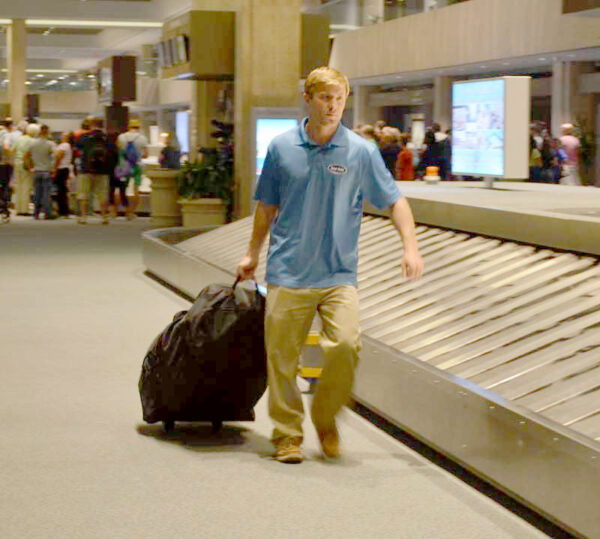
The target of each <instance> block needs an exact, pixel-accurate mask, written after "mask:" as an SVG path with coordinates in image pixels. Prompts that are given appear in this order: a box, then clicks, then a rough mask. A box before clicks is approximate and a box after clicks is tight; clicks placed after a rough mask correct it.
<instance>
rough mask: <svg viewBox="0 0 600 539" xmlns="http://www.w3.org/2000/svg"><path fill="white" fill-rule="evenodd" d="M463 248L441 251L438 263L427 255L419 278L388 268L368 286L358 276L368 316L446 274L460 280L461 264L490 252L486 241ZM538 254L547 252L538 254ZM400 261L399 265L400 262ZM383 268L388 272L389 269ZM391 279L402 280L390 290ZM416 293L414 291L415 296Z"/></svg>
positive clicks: (473, 242) (362, 308)
mask: <svg viewBox="0 0 600 539" xmlns="http://www.w3.org/2000/svg"><path fill="white" fill-rule="evenodd" d="M460 247H461V249H460V250H457V249H456V248H455V246H451V247H450V249H449V250H450V251H451V252H450V253H441V254H440V256H439V261H436V262H432V261H431V259H430V257H428V256H427V255H426V254H425V255H424V258H425V263H426V264H427V268H428V269H427V273H426V274H425V275H424V276H423V278H422V279H420V280H419V281H405V280H404V279H402V277H401V275H400V274H398V273H397V272H396V273H393V274H391V275H390V274H389V269H388V270H387V272H388V273H387V275H379V276H378V278H379V279H381V281H383V282H381V281H380V282H379V283H377V281H376V280H374V283H373V285H371V286H368V284H367V285H365V284H363V283H365V281H366V277H364V276H363V275H362V274H360V275H359V278H358V284H359V295H360V298H361V311H362V313H364V314H365V315H366V314H368V313H369V309H371V308H372V307H374V306H376V307H377V310H380V308H381V307H380V304H381V303H384V302H387V301H389V300H390V299H392V298H393V297H397V298H398V297H400V296H401V295H402V297H403V296H404V294H408V293H410V292H411V291H415V294H416V295H418V294H419V293H420V292H421V291H426V290H427V287H428V286H430V285H431V283H432V282H436V281H439V280H441V279H443V278H445V277H448V278H450V279H453V280H460V275H457V269H458V270H460V269H461V267H462V266H457V264H459V263H464V264H465V265H466V266H467V267H468V266H469V265H471V264H472V262H471V261H470V258H471V257H472V256H474V255H476V254H479V253H480V252H482V251H489V246H488V245H486V244H485V243H482V242H477V241H475V240H468V241H466V242H465V243H463V244H461V245H460ZM506 256H507V257H508V258H513V256H511V255H510V254H508V255H506ZM532 256H536V255H532ZM537 256H544V255H542V254H538V255H537ZM436 258H437V257H436ZM496 262H499V261H496ZM397 264H398V265H399V261H398V263H397ZM513 264H514V265H515V266H516V265H519V264H520V265H522V264H523V262H514V263H513ZM511 267H513V266H511ZM509 269H511V268H510V267H509V268H505V267H502V268H501V269H499V270H497V271H500V272H503V271H508V270H509ZM383 271H384V272H385V269H384V270H383ZM369 277H370V276H369ZM386 277H387V279H386ZM390 278H393V279H399V281H398V282H397V284H396V286H395V287H394V288H393V289H390V286H389V282H387V281H388V280H389V279H390ZM367 283H368V281H367ZM415 294H413V296H414V295H415ZM413 296H411V297H413Z"/></svg>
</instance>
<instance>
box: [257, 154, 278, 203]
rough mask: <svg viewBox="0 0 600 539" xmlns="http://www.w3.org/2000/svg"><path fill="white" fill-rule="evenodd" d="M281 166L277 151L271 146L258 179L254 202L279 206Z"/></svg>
mask: <svg viewBox="0 0 600 539" xmlns="http://www.w3.org/2000/svg"><path fill="white" fill-rule="evenodd" d="M278 169H279V166H278V164H277V158H276V151H275V148H273V146H272V145H271V146H269V149H268V150H267V156H266V158H265V162H264V164H263V169H262V172H261V175H260V178H259V179H258V185H257V186H256V193H255V194H254V200H260V202H262V203H263V204H269V205H279V202H280V196H279V174H278Z"/></svg>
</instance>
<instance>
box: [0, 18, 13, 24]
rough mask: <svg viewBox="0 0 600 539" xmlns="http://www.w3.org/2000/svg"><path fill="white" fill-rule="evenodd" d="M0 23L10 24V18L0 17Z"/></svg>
mask: <svg viewBox="0 0 600 539" xmlns="http://www.w3.org/2000/svg"><path fill="white" fill-rule="evenodd" d="M0 24H12V20H11V19H0Z"/></svg>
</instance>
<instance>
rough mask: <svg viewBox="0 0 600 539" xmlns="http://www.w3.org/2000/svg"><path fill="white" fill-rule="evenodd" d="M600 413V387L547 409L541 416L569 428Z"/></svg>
mask: <svg viewBox="0 0 600 539" xmlns="http://www.w3.org/2000/svg"><path fill="white" fill-rule="evenodd" d="M598 412H600V386H598V387H596V388H594V389H593V390H591V391H589V392H587V393H584V394H583V395H578V396H577V397H575V398H573V399H569V400H568V401H565V402H563V403H561V404H558V405H556V406H553V407H552V408H548V409H547V410H545V411H544V412H542V415H545V416H546V417H548V418H549V419H552V420H554V421H556V422H557V423H560V424H562V425H566V426H569V425H571V424H572V423H575V422H577V421H581V420H582V419H586V418H588V417H591V416H593V415H594V414H596V413H598Z"/></svg>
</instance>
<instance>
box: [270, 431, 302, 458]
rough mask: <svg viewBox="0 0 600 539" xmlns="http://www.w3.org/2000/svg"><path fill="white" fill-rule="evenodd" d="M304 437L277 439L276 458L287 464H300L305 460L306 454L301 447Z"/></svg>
mask: <svg viewBox="0 0 600 539" xmlns="http://www.w3.org/2000/svg"><path fill="white" fill-rule="evenodd" d="M301 444H302V438H299V437H296V436H294V437H287V438H279V439H277V440H275V446H276V448H277V449H276V450H275V460H278V461H279V462H284V463H286V464H299V463H301V462H302V461H303V460H304V454H303V453H302V449H301V448H300V446H301Z"/></svg>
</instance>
